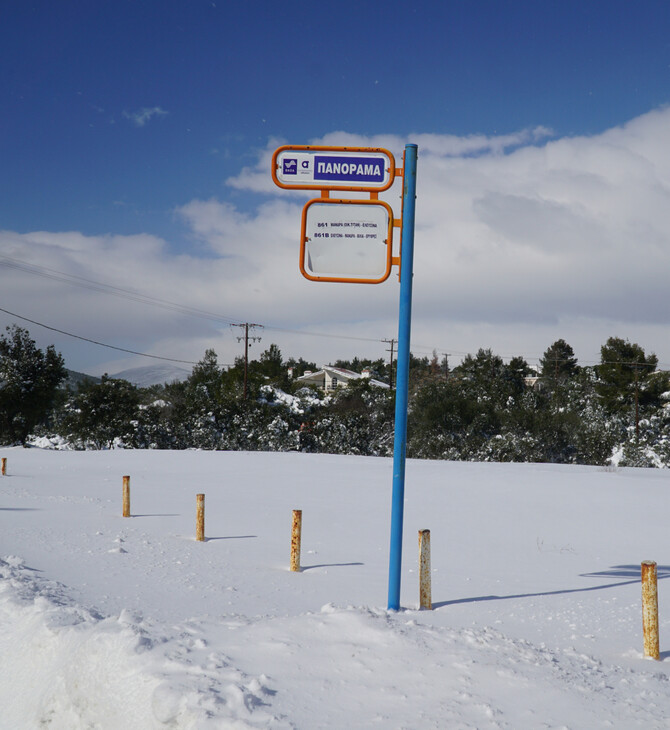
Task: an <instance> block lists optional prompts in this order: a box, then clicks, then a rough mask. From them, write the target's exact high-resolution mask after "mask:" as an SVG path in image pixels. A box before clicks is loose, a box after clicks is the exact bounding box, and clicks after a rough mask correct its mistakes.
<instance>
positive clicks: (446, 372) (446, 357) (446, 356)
mask: <svg viewBox="0 0 670 730" xmlns="http://www.w3.org/2000/svg"><path fill="white" fill-rule="evenodd" d="M441 354H442V357H444V379H445V380H448V379H449V356H450V355H451V353H450V352H443V353H441Z"/></svg>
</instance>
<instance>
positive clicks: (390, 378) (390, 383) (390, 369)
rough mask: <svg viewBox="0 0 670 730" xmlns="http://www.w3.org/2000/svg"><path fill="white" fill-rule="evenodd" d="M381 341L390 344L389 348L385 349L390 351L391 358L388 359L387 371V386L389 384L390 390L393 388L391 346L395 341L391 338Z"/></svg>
mask: <svg viewBox="0 0 670 730" xmlns="http://www.w3.org/2000/svg"><path fill="white" fill-rule="evenodd" d="M382 342H386V343H387V344H389V345H391V348H390V349H389V350H387V351H386V352H390V353H391V358H390V360H389V373H390V374H389V386H390V388H391V390H393V346H394V345H395V343H396V341H395V340H393V339H391V340H382Z"/></svg>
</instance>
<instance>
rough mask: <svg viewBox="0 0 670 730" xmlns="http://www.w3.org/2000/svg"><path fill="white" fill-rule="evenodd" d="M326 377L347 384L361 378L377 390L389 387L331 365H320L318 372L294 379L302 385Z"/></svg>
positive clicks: (378, 381)
mask: <svg viewBox="0 0 670 730" xmlns="http://www.w3.org/2000/svg"><path fill="white" fill-rule="evenodd" d="M326 375H328V377H329V378H331V379H332V378H337V380H338V381H340V382H349V381H351V380H360V379H361V378H366V379H367V380H369V381H370V384H371V385H374V386H376V387H378V388H388V387H389V386H388V384H387V383H382V381H381V380H376V379H375V378H371V377H370V376H369V375H367V374H361V373H357V372H355V371H353V370H347V369H346V368H337V367H333V366H332V365H322V366H321V369H320V370H317V371H315V372H309V373H305V374H304V375H301V376H300V377H298V378H296V380H297V381H301V382H304V383H316V382H319V381H320V380H322V379H324V380H325V377H326Z"/></svg>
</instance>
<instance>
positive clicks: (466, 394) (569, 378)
mask: <svg viewBox="0 0 670 730" xmlns="http://www.w3.org/2000/svg"><path fill="white" fill-rule="evenodd" d="M335 365H336V366H339V367H346V368H349V369H352V370H356V371H359V372H360V371H361V370H362V369H363V368H367V369H369V370H370V371H371V374H372V376H373V377H374V378H375V379H378V380H381V381H385V382H387V383H389V382H392V372H391V370H390V365H389V364H388V363H386V362H385V361H384V360H383V359H379V360H367V359H359V358H354V360H351V361H343V360H340V361H337V362H336V363H335ZM316 369H317V368H316V365H315V364H314V363H309V362H306V361H304V360H302V358H301V359H299V360H295V359H294V358H289V359H288V360H284V358H283V356H282V354H281V352H280V350H279V348H278V347H277V346H276V345H271V346H270V348H269V349H267V350H265V351H264V352H263V353H262V354H261V355H260V357H259V358H258V360H253V361H251V362H249V363H248V367H247V389H246V390H247V392H246V397H245V389H244V387H243V384H244V380H245V378H244V371H245V367H244V361H243V360H242V359H241V358H240V359H238V360H237V361H236V362H235V365H234V367H232V368H224V367H222V366H220V365H219V364H218V361H217V356H216V353H215V352H214V350H207V351H206V352H205V354H204V357H203V358H202V360H201V361H200V362H199V363H198V364H197V365H195V367H194V368H193V371H192V372H191V374H190V376H189V377H188V378H187V379H186V380H184V381H181V382H173V383H165V384H163V385H156V386H151V387H148V388H140V387H137V386H135V385H133V384H131V383H129V382H128V381H125V380H119V379H114V378H110V377H108V376H106V375H105V376H103V377H102V379H101V380H100V381H94V380H92V379H84V380H83V381H81V382H79V383H78V384H77V385H73V384H68V385H66V384H65V383H66V375H67V370H66V368H65V363H64V361H63V358H62V356H61V355H60V354H59V353H57V352H56V351H55V350H54V348H53V346H49V347H48V348H46V350H44V351H43V350H40V349H39V348H37V346H36V345H35V342H34V341H33V340H32V339H31V337H30V334H29V332H28V331H27V330H25V329H23V328H20V327H16V326H13V327H8V328H7V330H6V334H5V335H3V336H1V337H0V442H1V443H3V444H29V443H36V442H37V439H42V441H40V443H45V439H46V442H48V443H50V444H51V445H53V446H54V447H61V448H74V449H105V448H147V449H149V448H151V449H188V448H198V449H228V450H265V451H267V450H271V451H288V450H300V451H308V452H324V453H338V454H362V455H377V456H390V455H391V454H392V453H393V432H394V392H393V390H392V389H391V388H389V389H383V388H379V387H376V386H375V385H374V384H371V382H370V380H369V379H361V380H358V381H355V382H354V383H353V384H351V385H349V386H347V387H346V388H339V389H337V390H336V391H335V392H333V393H329V394H325V393H323V392H320V391H319V390H317V389H315V388H313V387H305V386H304V385H301V384H300V383H298V382H296V377H297V376H298V375H301V374H302V373H304V372H305V371H306V370H316ZM290 371H292V374H293V377H289V372H290ZM669 398H670V374H669V373H666V372H662V371H659V370H658V360H657V358H656V356H655V355H654V354H646V353H645V352H644V350H643V348H642V347H640V346H639V345H637V344H635V343H631V342H629V341H628V340H623V339H621V338H618V337H610V338H609V339H608V340H607V342H606V343H605V344H604V345H603V346H602V347H601V362H600V363H599V364H598V365H595V366H592V367H583V366H580V365H579V363H578V361H577V358H576V357H575V355H574V351H573V349H572V347H571V346H570V345H569V344H568V343H567V342H565V341H564V340H562V339H561V340H557V341H556V342H554V343H553V344H552V345H550V346H549V347H548V348H547V350H546V351H545V353H544V355H543V357H542V359H541V360H540V366H539V369H533V368H531V367H530V366H529V365H528V363H527V362H526V361H525V360H524V358H522V357H514V358H512V359H511V360H510V361H509V362H505V361H504V360H503V358H501V357H500V356H498V355H496V354H494V353H493V352H492V351H491V350H490V349H480V350H479V351H478V352H477V353H476V354H470V355H467V356H466V357H465V358H464V359H463V361H462V362H461V363H460V364H459V365H458V366H456V367H454V368H453V369H452V368H449V365H448V361H447V360H446V358H444V359H443V360H442V361H441V362H440V361H438V358H437V356H436V355H434V356H433V357H432V358H427V357H424V358H418V357H413V356H412V357H411V358H410V399H409V412H408V440H407V454H408V456H409V457H415V458H426V459H453V460H475V461H532V462H553V463H573V464H598V465H606V464H609V463H612V460H614V462H615V463H617V464H619V465H627V466H669V465H670V405H669V402H668V399H669Z"/></svg>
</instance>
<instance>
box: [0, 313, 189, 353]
mask: <svg viewBox="0 0 670 730" xmlns="http://www.w3.org/2000/svg"><path fill="white" fill-rule="evenodd" d="M0 312H4V313H5V314H9V315H10V316H12V317H16V319H21V320H23V321H24V322H30V324H36V325H37V326H38V327H44V329H46V330H51V331H52V332H58V333H59V334H61V335H67V336H68V337H74V338H75V339H77V340H83V341H84V342H90V343H91V344H93V345H99V346H100V347H108V348H109V349H110V350H118V351H119V352H127V353H130V354H131V355H141V356H142V357H151V358H153V359H154V360H167V361H168V362H181V363H185V364H187V365H197V363H196V362H193V361H192V360H177V359H176V358H174V357H163V356H161V355H149V354H148V353H146V352H137V350H127V349H126V348H125V347H117V346H116V345H108V344H106V343H105V342H98V341H97V340H91V339H89V338H88V337H82V336H81V335H74V334H72V332H66V331H65V330H60V329H58V328H57V327H51V326H49V325H48V324H43V323H42V322H37V321H35V320H34V319H28V317H22V316H21V315H20V314H16V313H15V312H10V311H9V310H8V309H3V308H2V307H0Z"/></svg>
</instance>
